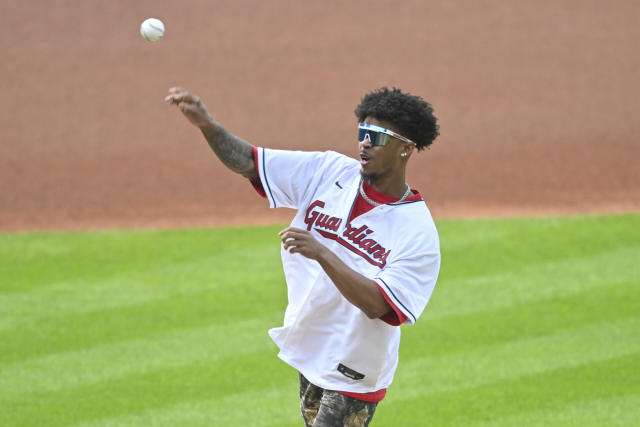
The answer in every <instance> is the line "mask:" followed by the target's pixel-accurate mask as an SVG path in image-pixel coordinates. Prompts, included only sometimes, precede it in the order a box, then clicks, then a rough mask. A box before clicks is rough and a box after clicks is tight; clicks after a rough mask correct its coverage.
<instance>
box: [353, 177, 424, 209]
mask: <svg viewBox="0 0 640 427" xmlns="http://www.w3.org/2000/svg"><path fill="white" fill-rule="evenodd" d="M405 185H406V186H407V191H405V192H404V196H402V198H401V199H400V200H398V201H397V202H393V203H402V202H404V200H405V199H406V198H407V197H409V195H410V194H411V187H409V184H405ZM360 195H361V196H362V198H363V199H365V200H366V201H367V203H369V204H370V205H373V206H382V205H384V204H385V203H378V202H374V201H373V200H371V199H370V198H369V196H367V193H365V192H364V180H361V181H360Z"/></svg>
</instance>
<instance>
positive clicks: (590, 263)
mask: <svg viewBox="0 0 640 427" xmlns="http://www.w3.org/2000/svg"><path fill="white" fill-rule="evenodd" d="M639 254H640V239H639V241H638V242H637V244H636V245H635V246H631V247H624V248H622V249H614V250H610V251H607V252H605V253H600V254H596V255H589V256H584V257H580V258H577V259H572V260H562V261H540V262H538V263H535V264H533V263H532V264H531V265H528V266H526V267H523V268H521V269H518V270H517V271H516V272H503V273H499V274H488V275H474V276H471V277H465V278H460V279H457V280H445V279H442V282H441V283H439V285H438V286H437V287H436V289H435V291H434V296H433V298H434V300H435V299H436V298H438V304H434V305H430V306H428V308H427V310H426V311H425V313H424V315H423V317H422V319H421V321H425V319H426V320H428V321H430V320H431V319H437V318H438V317H445V316H450V315H458V314H463V313H473V312H476V311H484V310H487V309H490V308H501V307H506V306H512V305H518V304H525V303H529V302H535V301H537V300H543V299H549V298H552V299H553V298H558V297H570V296H572V295H576V294H579V293H581V292H585V291H587V290H589V289H591V288H596V287H601V286H603V285H606V284H618V283H620V284H625V283H626V284H633V283H637V282H638V277H640V263H638V262H636V260H637V258H638V256H639ZM449 256H451V257H452V258H453V257H456V259H457V257H461V256H463V255H462V254H458V255H454V254H449ZM444 273H445V274H446V271H445V272H444Z"/></svg>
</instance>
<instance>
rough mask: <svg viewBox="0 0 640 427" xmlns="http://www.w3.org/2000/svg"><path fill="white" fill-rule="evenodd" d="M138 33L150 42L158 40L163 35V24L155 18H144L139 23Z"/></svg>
mask: <svg viewBox="0 0 640 427" xmlns="http://www.w3.org/2000/svg"><path fill="white" fill-rule="evenodd" d="M140 34H142V37H144V38H145V39H147V40H149V41H150V42H155V41H158V40H160V39H161V38H162V36H163V35H164V24H163V23H162V21H161V20H159V19H156V18H149V19H145V20H144V21H143V22H142V24H141V25H140Z"/></svg>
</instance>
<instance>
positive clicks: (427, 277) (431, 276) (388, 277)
mask: <svg viewBox="0 0 640 427" xmlns="http://www.w3.org/2000/svg"><path fill="white" fill-rule="evenodd" d="M430 246H431V247H430V248H427V249H426V250H423V251H415V252H413V251H410V250H407V251H405V253H406V254H407V255H405V256H400V257H398V258H397V259H395V260H393V261H391V262H390V263H389V264H387V266H386V267H385V268H384V269H382V270H381V271H380V272H379V273H378V274H377V275H376V276H375V277H374V279H373V280H374V281H375V282H376V283H377V284H378V286H379V287H380V289H381V291H382V292H384V294H385V296H386V298H388V300H390V301H391V302H392V303H393V306H395V307H396V308H398V309H400V310H401V311H402V313H403V314H404V315H405V316H406V320H405V323H406V324H409V325H413V324H414V323H415V322H416V321H417V320H418V318H419V317H420V315H421V314H422V312H423V311H424V309H425V307H426V305H427V302H429V299H430V298H431V294H432V293H433V289H434V287H435V284H436V281H437V279H438V273H439V271H440V250H439V245H438V241H437V236H436V237H435V241H434V242H432V244H431V245H430ZM413 249H414V250H415V248H413Z"/></svg>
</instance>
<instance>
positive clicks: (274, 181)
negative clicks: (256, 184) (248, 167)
mask: <svg viewBox="0 0 640 427" xmlns="http://www.w3.org/2000/svg"><path fill="white" fill-rule="evenodd" d="M343 157H344V156H342V155H340V154H338V153H335V152H331V151H327V152H315V151H312V152H310V151H286V150H273V149H267V148H258V150H257V156H256V158H257V165H256V166H257V168H258V174H259V176H260V182H261V183H262V188H263V189H264V192H265V194H266V196H267V199H268V200H269V206H270V207H272V208H279V207H286V208H292V209H297V208H299V207H300V206H301V205H302V203H303V202H304V201H305V200H306V199H307V198H308V197H310V195H311V194H313V193H314V192H315V190H316V189H317V188H318V185H319V184H320V183H321V182H322V181H323V175H324V173H325V171H326V170H327V166H328V165H331V164H332V162H339V161H340V159H341V158H343Z"/></svg>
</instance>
